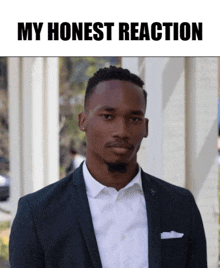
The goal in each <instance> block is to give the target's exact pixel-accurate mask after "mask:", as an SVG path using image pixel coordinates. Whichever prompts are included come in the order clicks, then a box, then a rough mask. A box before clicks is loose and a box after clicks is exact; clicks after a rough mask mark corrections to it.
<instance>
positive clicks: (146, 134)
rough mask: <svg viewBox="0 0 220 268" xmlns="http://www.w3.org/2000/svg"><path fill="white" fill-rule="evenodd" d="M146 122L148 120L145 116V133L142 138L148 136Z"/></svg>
mask: <svg viewBox="0 0 220 268" xmlns="http://www.w3.org/2000/svg"><path fill="white" fill-rule="evenodd" d="M148 122H149V120H148V119H147V118H145V133H144V138H147V136H148Z"/></svg>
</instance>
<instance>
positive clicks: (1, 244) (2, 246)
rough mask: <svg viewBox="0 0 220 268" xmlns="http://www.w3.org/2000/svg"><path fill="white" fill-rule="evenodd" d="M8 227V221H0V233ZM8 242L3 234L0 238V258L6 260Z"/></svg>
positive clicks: (7, 238) (7, 256)
mask: <svg viewBox="0 0 220 268" xmlns="http://www.w3.org/2000/svg"><path fill="white" fill-rule="evenodd" d="M9 227H10V222H9V221H6V222H2V223H0V233H1V232H2V231H4V230H6V229H8V228H9ZM8 244H9V237H8V236H4V237H1V238H0V260H8V258H9V252H8Z"/></svg>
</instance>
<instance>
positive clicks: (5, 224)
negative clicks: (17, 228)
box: [0, 221, 10, 232]
mask: <svg viewBox="0 0 220 268" xmlns="http://www.w3.org/2000/svg"><path fill="white" fill-rule="evenodd" d="M9 227H10V221H5V222H1V223H0V232H1V231H3V230H6V229H8V228H9Z"/></svg>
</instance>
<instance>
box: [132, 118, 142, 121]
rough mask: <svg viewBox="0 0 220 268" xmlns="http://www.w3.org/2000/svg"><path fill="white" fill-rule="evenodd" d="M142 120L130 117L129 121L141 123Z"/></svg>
mask: <svg viewBox="0 0 220 268" xmlns="http://www.w3.org/2000/svg"><path fill="white" fill-rule="evenodd" d="M141 120H142V119H141V118H139V117H132V118H131V121H133V122H138V121H141Z"/></svg>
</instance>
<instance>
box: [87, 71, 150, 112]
mask: <svg viewBox="0 0 220 268" xmlns="http://www.w3.org/2000/svg"><path fill="white" fill-rule="evenodd" d="M109 80H122V81H127V82H131V83H133V84H135V85H137V86H139V87H141V88H142V89H143V85H144V82H143V81H142V80H141V78H140V77H139V76H137V75H136V74H133V73H131V72H130V71H129V70H128V69H123V68H121V67H116V66H110V67H108V68H101V69H99V70H98V71H97V72H96V73H94V75H93V76H92V77H91V78H90V79H89V81H88V84H87V87H86V93H85V102H84V107H85V108H86V104H87V101H88V100H89V98H90V97H91V95H92V94H93V92H94V89H95V87H96V86H97V85H98V84H99V83H100V82H103V81H109ZM143 93H144V99H145V106H147V92H146V91H145V90H144V89H143Z"/></svg>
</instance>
